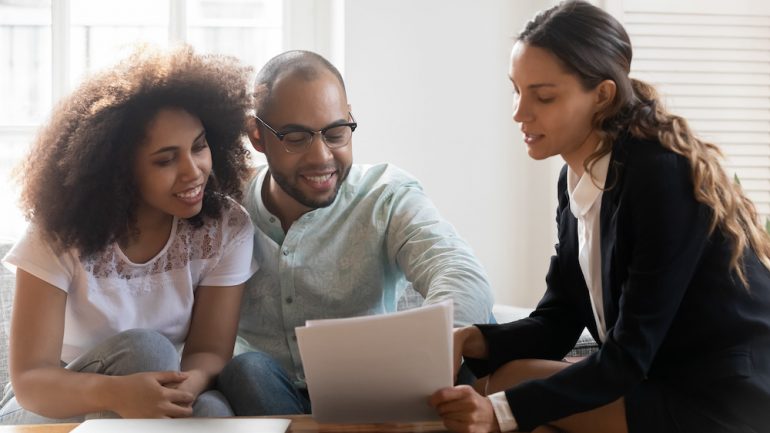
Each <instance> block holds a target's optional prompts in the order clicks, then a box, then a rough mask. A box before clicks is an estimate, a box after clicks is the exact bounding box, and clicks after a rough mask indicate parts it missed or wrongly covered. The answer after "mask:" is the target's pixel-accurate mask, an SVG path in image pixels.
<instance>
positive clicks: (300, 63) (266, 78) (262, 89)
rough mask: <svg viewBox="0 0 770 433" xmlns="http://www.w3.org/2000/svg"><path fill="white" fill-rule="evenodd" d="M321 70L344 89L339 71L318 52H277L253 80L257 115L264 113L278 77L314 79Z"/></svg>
mask: <svg viewBox="0 0 770 433" xmlns="http://www.w3.org/2000/svg"><path fill="white" fill-rule="evenodd" d="M323 70H327V71H329V72H331V73H332V75H334V76H335V77H336V78H337V80H339V82H340V86H342V90H343V92H344V91H345V81H343V79H342V74H340V71H339V70H338V69H337V68H336V67H335V66H334V65H333V64H332V63H331V62H330V61H328V60H326V59H325V58H324V57H323V56H321V55H320V54H317V53H314V52H312V51H303V50H293V51H286V52H284V53H281V54H278V55H277V56H275V57H273V58H272V59H270V60H268V61H267V63H265V65H264V66H263V67H262V69H260V70H259V72H258V73H257V78H256V80H254V102H255V105H254V109H255V111H256V113H257V115H258V116H260V117H263V116H264V115H265V111H266V107H267V105H268V102H269V101H270V95H271V94H272V91H273V86H274V85H275V82H276V81H278V79H279V78H281V77H284V76H299V77H301V78H303V79H304V80H307V81H311V80H315V79H316V78H318V77H319V76H320V73H321V72H322V71H323Z"/></svg>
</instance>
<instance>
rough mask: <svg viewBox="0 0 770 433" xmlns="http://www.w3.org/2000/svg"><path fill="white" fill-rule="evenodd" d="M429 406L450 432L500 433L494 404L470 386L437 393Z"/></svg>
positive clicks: (442, 390)
mask: <svg viewBox="0 0 770 433" xmlns="http://www.w3.org/2000/svg"><path fill="white" fill-rule="evenodd" d="M429 404H430V405H431V406H433V407H434V408H436V411H437V412H438V414H439V415H440V416H441V418H442V420H443V421H444V425H445V426H446V428H447V429H448V430H449V431H452V432H458V433H486V432H499V431H500V426H499V425H498V423H497V417H495V410H494V408H493V407H492V403H491V402H490V401H489V400H488V399H487V398H486V397H482V396H481V395H479V394H478V393H477V392H476V391H474V390H473V388H471V387H470V386H467V385H460V386H455V387H451V388H444V389H440V390H438V391H436V392H435V393H434V394H433V395H432V396H431V397H430V400H429Z"/></svg>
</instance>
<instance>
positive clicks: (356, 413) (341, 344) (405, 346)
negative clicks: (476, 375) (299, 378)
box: [296, 301, 453, 423]
mask: <svg viewBox="0 0 770 433" xmlns="http://www.w3.org/2000/svg"><path fill="white" fill-rule="evenodd" d="M296 331H297V343H298V344H299V352H300V356H301V357H302V364H303V366H304V369H305V380H306V381H307V386H308V391H309V393H310V401H311V403H312V408H313V417H314V418H315V419H316V420H317V421H319V422H351V423H353V422H356V423H380V422H413V421H433V420H437V419H439V418H438V415H437V414H436V412H435V410H434V409H433V408H431V407H430V406H429V405H428V398H429V397H430V395H431V394H433V393H434V392H435V391H436V390H438V389H440V388H444V387H447V386H452V382H453V371H452V302H451V301H445V302H442V303H438V304H433V305H429V306H424V307H420V308H416V309H413V310H408V311H403V312H398V313H392V314H384V315H376V316H365V317H353V318H348V319H329V320H310V321H307V322H306V324H305V326H304V327H297V328H296Z"/></svg>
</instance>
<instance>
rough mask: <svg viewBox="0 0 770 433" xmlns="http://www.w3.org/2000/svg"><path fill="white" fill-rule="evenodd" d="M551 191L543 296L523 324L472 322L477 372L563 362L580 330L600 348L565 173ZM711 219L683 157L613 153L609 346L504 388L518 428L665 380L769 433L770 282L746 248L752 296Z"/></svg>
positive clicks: (606, 254) (605, 285) (606, 228)
mask: <svg viewBox="0 0 770 433" xmlns="http://www.w3.org/2000/svg"><path fill="white" fill-rule="evenodd" d="M558 194H559V207H558V211H557V215H556V221H557V224H558V239H559V243H558V244H557V245H556V254H555V255H554V256H553V257H552V258H551V265H550V269H549V271H548V275H547V277H546V282H547V290H546V293H545V295H544V296H543V298H542V300H541V301H540V303H539V304H538V306H537V309H536V310H535V311H534V312H533V313H532V314H531V315H530V317H528V318H526V319H523V320H519V321H516V322H512V323H508V324H502V325H478V326H479V328H480V329H481V330H482V333H483V334H484V336H485V338H486V340H487V344H488V346H489V359H488V360H487V362H486V364H485V365H484V366H482V367H481V368H479V369H476V371H475V372H476V373H477V375H483V374H486V373H488V372H490V371H494V370H495V369H496V368H498V367H500V366H501V365H502V364H504V363H506V362H508V361H510V360H514V359H526V358H530V359H532V358H537V359H554V360H559V359H562V358H563V357H564V356H565V354H567V352H568V351H569V350H570V349H571V348H572V347H573V345H574V344H575V342H576V341H577V339H578V337H579V335H580V333H581V331H582V329H583V327H588V329H589V330H590V332H591V334H592V335H593V336H594V338H595V339H596V340H597V341H599V338H598V333H597V330H596V323H595V320H594V317H593V313H592V310H591V304H590V302H591V301H590V298H589V295H588V288H587V286H586V283H585V280H584V278H583V274H582V272H581V270H580V265H579V263H578V238H577V220H576V219H575V218H574V216H573V215H572V213H571V212H570V209H569V196H568V193H567V170H566V166H565V167H564V169H563V170H562V172H561V176H560V177H559V184H558ZM710 222H711V211H710V209H709V208H708V207H707V206H705V205H703V204H700V203H698V202H697V201H696V200H695V197H694V192H693V183H692V180H691V173H690V165H689V163H688V161H687V159H686V158H684V157H682V156H680V155H677V154H675V153H673V152H670V151H668V150H665V149H664V148H663V147H662V146H661V145H660V144H659V143H657V142H643V141H639V140H634V139H630V138H628V137H622V138H621V139H619V140H618V141H617V142H616V143H615V145H614V147H613V153H612V156H611V163H610V166H609V171H608V175H607V182H606V190H605V192H604V193H603V195H602V202H601V211H600V232H601V233H600V236H601V257H602V265H601V270H602V289H603V298H604V314H605V320H606V322H605V323H606V324H607V328H608V329H607V339H606V341H605V342H604V343H603V344H601V345H600V348H599V351H598V352H597V353H594V354H592V355H591V356H589V357H587V358H586V359H584V360H582V361H580V362H578V363H575V364H573V365H570V366H569V367H567V368H566V369H564V370H563V371H561V372H560V373H558V374H556V375H554V376H552V377H550V378H546V379H542V380H532V381H528V382H525V383H523V384H521V385H519V386H516V387H514V388H511V389H509V390H507V391H506V397H507V399H508V402H509V403H510V405H511V409H512V411H513V414H514V416H515V417H516V420H517V422H518V423H519V426H520V428H521V429H523V430H529V429H532V428H534V427H536V426H538V425H541V424H544V423H547V422H549V421H553V420H556V419H560V418H562V417H565V416H567V415H570V414H573V413H577V412H582V411H586V410H589V409H593V408H596V407H599V406H602V405H605V404H608V403H610V402H612V401H615V400H616V399H618V398H620V397H623V396H625V395H628V394H629V393H630V392H632V391H633V390H634V388H635V387H637V386H638V385H639V384H641V383H642V382H644V381H660V382H662V383H665V384H666V385H667V386H670V387H671V388H673V389H677V390H678V391H680V392H682V393H683V394H684V395H687V396H691V397H692V399H693V402H694V403H695V404H697V405H703V407H704V408H705V409H707V410H708V411H709V413H711V412H712V411H714V413H723V414H724V415H725V417H727V418H726V419H733V418H734V419H739V420H741V421H742V422H747V423H749V424H752V425H754V426H755V428H757V427H756V426H762V427H763V428H764V427H770V272H768V270H767V269H766V268H765V267H764V266H763V265H762V264H761V263H760V262H759V260H758V259H757V257H756V255H755V254H754V253H753V251H751V250H747V251H746V252H745V254H744V260H745V266H746V275H747V278H748V281H749V288H748V290H747V289H746V288H745V287H744V286H743V285H742V284H741V283H740V280H739V279H738V278H737V276H736V275H735V274H734V273H732V272H730V270H729V259H730V247H729V244H728V243H727V242H726V241H725V239H724V237H723V235H722V233H721V232H720V230H719V229H717V230H716V231H715V232H714V233H713V234H712V235H710V236H709V234H708V233H709V225H710ZM736 383H740V384H741V385H740V386H738V387H736V386H735V385H736ZM743 384H745V385H746V387H743ZM731 417H733V418H731ZM761 431H770V428H768V429H767V430H765V429H762V430H761Z"/></svg>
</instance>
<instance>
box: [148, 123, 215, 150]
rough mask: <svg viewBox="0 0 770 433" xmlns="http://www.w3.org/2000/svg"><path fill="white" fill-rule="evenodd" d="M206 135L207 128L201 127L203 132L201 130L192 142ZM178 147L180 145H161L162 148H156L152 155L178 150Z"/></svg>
mask: <svg viewBox="0 0 770 433" xmlns="http://www.w3.org/2000/svg"><path fill="white" fill-rule="evenodd" d="M204 135H206V130H205V129H201V132H200V133H198V135H197V136H196V137H195V139H194V140H193V141H192V142H193V143H195V142H196V141H198V140H200V139H201V137H203V136H204ZM178 147H179V146H166V147H161V148H160V149H158V150H156V151H155V152H152V153H151V154H150V156H152V155H157V154H159V153H163V152H176V150H177V148H178Z"/></svg>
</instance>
